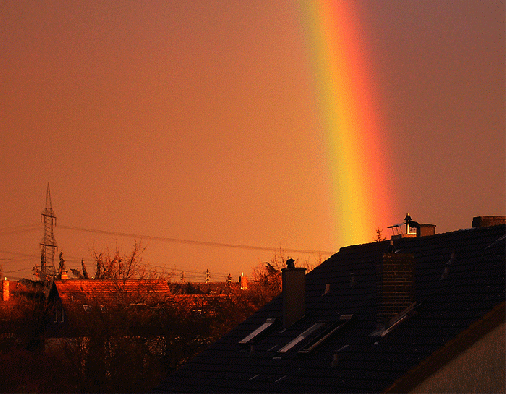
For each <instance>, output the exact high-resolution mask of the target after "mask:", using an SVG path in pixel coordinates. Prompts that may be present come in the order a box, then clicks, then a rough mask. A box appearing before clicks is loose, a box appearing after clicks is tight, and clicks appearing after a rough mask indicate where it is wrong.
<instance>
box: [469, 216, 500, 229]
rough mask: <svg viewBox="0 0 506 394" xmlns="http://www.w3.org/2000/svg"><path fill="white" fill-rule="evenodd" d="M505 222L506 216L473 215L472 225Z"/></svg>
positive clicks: (478, 225)
mask: <svg viewBox="0 0 506 394" xmlns="http://www.w3.org/2000/svg"><path fill="white" fill-rule="evenodd" d="M499 224H506V216H475V217H474V218H473V227H491V226H497V225H499Z"/></svg>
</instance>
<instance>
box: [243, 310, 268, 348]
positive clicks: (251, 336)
mask: <svg viewBox="0 0 506 394" xmlns="http://www.w3.org/2000/svg"><path fill="white" fill-rule="evenodd" d="M275 322H276V319H275V318H272V317H270V318H268V319H267V320H266V321H265V323H264V324H262V325H261V326H260V327H258V328H257V329H256V330H255V331H253V332H252V333H250V334H249V335H247V336H246V337H244V338H243V339H241V340H240V341H239V343H240V344H242V345H244V344H247V343H249V342H250V341H252V340H253V339H255V338H256V337H258V336H259V335H260V334H261V333H263V332H264V331H265V330H267V329H268V328H269V327H271V326H272V325H273V324H274V323H275Z"/></svg>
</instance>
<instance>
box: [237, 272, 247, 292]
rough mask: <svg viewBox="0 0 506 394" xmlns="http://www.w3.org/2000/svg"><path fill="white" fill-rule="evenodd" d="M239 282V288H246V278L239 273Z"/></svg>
mask: <svg viewBox="0 0 506 394" xmlns="http://www.w3.org/2000/svg"><path fill="white" fill-rule="evenodd" d="M239 284H240V286H241V290H248V279H247V278H246V277H245V276H244V274H243V273H241V276H239Z"/></svg>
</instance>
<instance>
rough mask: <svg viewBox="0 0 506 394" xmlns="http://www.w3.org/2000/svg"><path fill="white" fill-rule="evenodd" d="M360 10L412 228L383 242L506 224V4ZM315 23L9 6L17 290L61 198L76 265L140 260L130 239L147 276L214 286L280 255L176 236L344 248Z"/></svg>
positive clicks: (7, 126) (110, 4) (4, 101)
mask: <svg viewBox="0 0 506 394" xmlns="http://www.w3.org/2000/svg"><path fill="white" fill-rule="evenodd" d="M355 5H356V8H355V11H356V15H355V17H356V18H357V23H358V24H357V26H358V27H357V28H358V31H359V33H360V37H362V39H363V40H362V42H361V45H363V48H366V49H367V53H368V59H369V61H370V62H371V63H370V64H369V67H370V70H373V73H372V74H373V75H374V77H373V78H374V79H373V80H372V82H371V83H372V84H374V86H373V88H374V89H372V90H373V91H375V92H376V94H377V95H378V97H376V98H375V100H374V102H375V103H376V104H375V105H376V106H377V108H376V110H377V111H378V114H380V117H381V119H382V120H383V123H382V130H381V135H379V136H377V137H378V138H379V139H380V140H381V142H382V146H386V147H388V149H387V150H386V151H385V152H383V155H384V160H385V163H378V165H385V166H387V167H388V173H389V174H390V177H391V179H389V182H390V184H391V186H390V187H391V190H390V192H391V196H392V204H391V205H393V206H391V211H392V215H393V216H394V217H395V218H390V217H389V218H385V221H388V222H385V223H377V226H379V227H381V228H383V229H384V230H385V233H386V226H388V225H390V224H393V223H391V222H390V221H392V220H395V221H396V222H400V221H402V219H403V217H404V214H405V213H406V212H408V211H409V212H410V213H411V216H412V217H413V218H414V220H417V221H420V222H427V223H429V222H430V223H434V224H436V225H437V231H438V232H443V231H450V230H455V229H458V228H467V227H470V225H471V219H472V216H475V215H493V214H505V213H506V209H505V205H504V204H505V201H506V193H505V141H504V139H505V136H504V130H505V115H504V89H505V88H504V81H505V80H504V69H505V67H504V66H505V65H504V50H505V41H504V27H505V24H504V2H503V1H492V0H490V1H487V2H482V1H464V0H462V1H459V2H457V3H455V2H443V1H439V0H438V1H425V2H411V3H405V2H404V1H390V2H383V1H379V0H378V1H374V0H368V1H357V2H355ZM302 12H303V11H302V10H301V8H300V2H297V1H276V2H265V1H261V0H258V1H254V0H249V1H244V2H242V1H223V2H210V1H207V0H206V1H192V2H181V1H166V0H164V1H156V0H151V1H93V2H89V1H76V0H66V1H56V0H54V1H35V2H33V1H15V2H13V1H2V0H0V53H1V55H0V70H1V74H0V132H1V133H2V134H1V135H2V141H3V143H2V145H1V157H0V177H1V178H0V180H1V185H2V187H1V188H0V197H1V201H2V205H1V207H0V218H1V222H0V264H1V265H2V266H3V269H4V272H5V273H6V275H7V276H11V277H14V278H15V277H29V274H30V271H31V267H32V266H33V265H34V264H37V263H38V262H39V261H38V260H39V253H40V252H39V242H40V241H41V239H42V231H43V230H42V225H41V223H40V212H41V211H42V209H43V208H44V203H45V192H46V185H47V183H48V182H49V183H50V187H51V194H52V198H53V208H54V210H55V213H56V215H57V217H58V225H60V226H61V227H57V228H56V229H55V237H56V241H57V243H58V246H59V251H63V253H64V257H65V259H66V260H67V262H68V265H69V266H70V267H77V266H78V265H79V262H80V260H81V258H84V259H85V260H87V261H88V262H89V263H88V264H90V263H91V256H90V250H93V249H95V250H103V249H105V248H107V247H109V248H110V249H114V248H115V247H116V245H118V247H120V248H121V250H123V251H124V252H128V251H130V250H131V246H132V245H133V242H134V239H133V238H129V237H124V236H122V235H121V234H124V233H128V234H139V235H144V236H150V237H151V238H149V239H145V240H144V241H143V243H144V245H145V246H147V250H146V252H145V254H144V260H145V261H146V262H147V263H149V264H151V265H153V266H161V267H165V268H173V267H176V268H177V270H185V271H186V272H187V273H189V274H191V275H194V279H195V280H202V278H203V272H204V271H205V270H206V269H207V268H209V270H210V271H211V273H212V274H213V273H214V277H213V279H215V280H222V279H223V278H224V277H225V275H226V274H227V273H228V272H231V273H232V275H234V276H237V275H239V274H240V273H241V272H245V273H247V274H249V273H250V271H251V267H252V266H254V265H256V264H257V263H259V262H261V261H267V260H268V259H269V258H270V257H272V255H273V252H272V251H259V250H254V249H238V248H226V247H213V246H198V245H195V244H184V243H174V242H168V241H164V240H161V239H160V238H170V239H181V240H192V241H199V242H215V243H222V244H233V245H251V246H262V247H272V248H277V247H281V248H282V249H283V248H284V249H297V250H307V249H310V250H322V251H337V250H338V249H339V247H340V246H343V245H341V244H340V239H342V232H343V231H344V230H343V229H342V228H340V227H339V226H338V225H336V224H335V223H333V220H334V219H333V218H334V217H335V216H334V214H335V212H333V209H334V208H333V207H334V206H335V203H336V201H335V198H336V196H335V195H334V193H333V192H332V189H331V176H332V175H331V172H330V169H329V163H328V157H327V156H326V155H327V153H328V149H327V148H328V147H327V146H326V141H327V135H326V130H325V129H324V127H322V124H321V121H320V118H319V116H320V115H319V112H318V110H319V106H318V97H315V88H314V80H315V78H314V77H315V76H314V75H313V74H312V72H313V70H312V68H311V65H310V63H311V62H310V60H311V59H310V57H311V48H308V47H307V42H308V41H307V39H306V34H307V25H306V26H305V25H304V20H305V18H304V15H302V14H301V13H302ZM65 227H66V228H65ZM69 227H73V228H82V229H88V230H101V231H105V232H109V233H116V235H104V234H103V233H99V232H83V231H78V230H70V229H68V228H69ZM374 236H375V234H374V233H371V236H370V238H371V239H370V240H372V239H373V238H374ZM286 254H287V255H291V256H292V257H294V258H300V259H301V260H305V259H310V260H311V261H312V262H314V261H316V260H317V259H318V257H317V255H315V254H303V253H295V252H290V253H286ZM187 276H190V275H188V274H187Z"/></svg>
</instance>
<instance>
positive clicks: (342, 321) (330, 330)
mask: <svg viewBox="0 0 506 394" xmlns="http://www.w3.org/2000/svg"><path fill="white" fill-rule="evenodd" d="M352 317H353V315H341V317H340V318H339V320H338V321H337V322H334V323H332V324H329V325H328V326H329V327H326V329H325V330H324V331H323V332H322V333H321V334H320V335H318V336H317V337H316V338H315V339H314V340H313V341H311V342H310V343H309V344H308V345H307V346H305V347H303V348H302V349H300V350H299V353H301V354H308V353H310V352H312V351H313V350H314V349H316V348H317V347H318V346H320V345H321V344H322V343H324V342H325V341H326V340H327V339H329V338H330V337H331V336H332V335H334V334H335V333H337V332H338V331H340V330H341V329H342V328H344V327H345V326H346V325H347V324H348V323H349V322H350V321H351V319H352Z"/></svg>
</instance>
